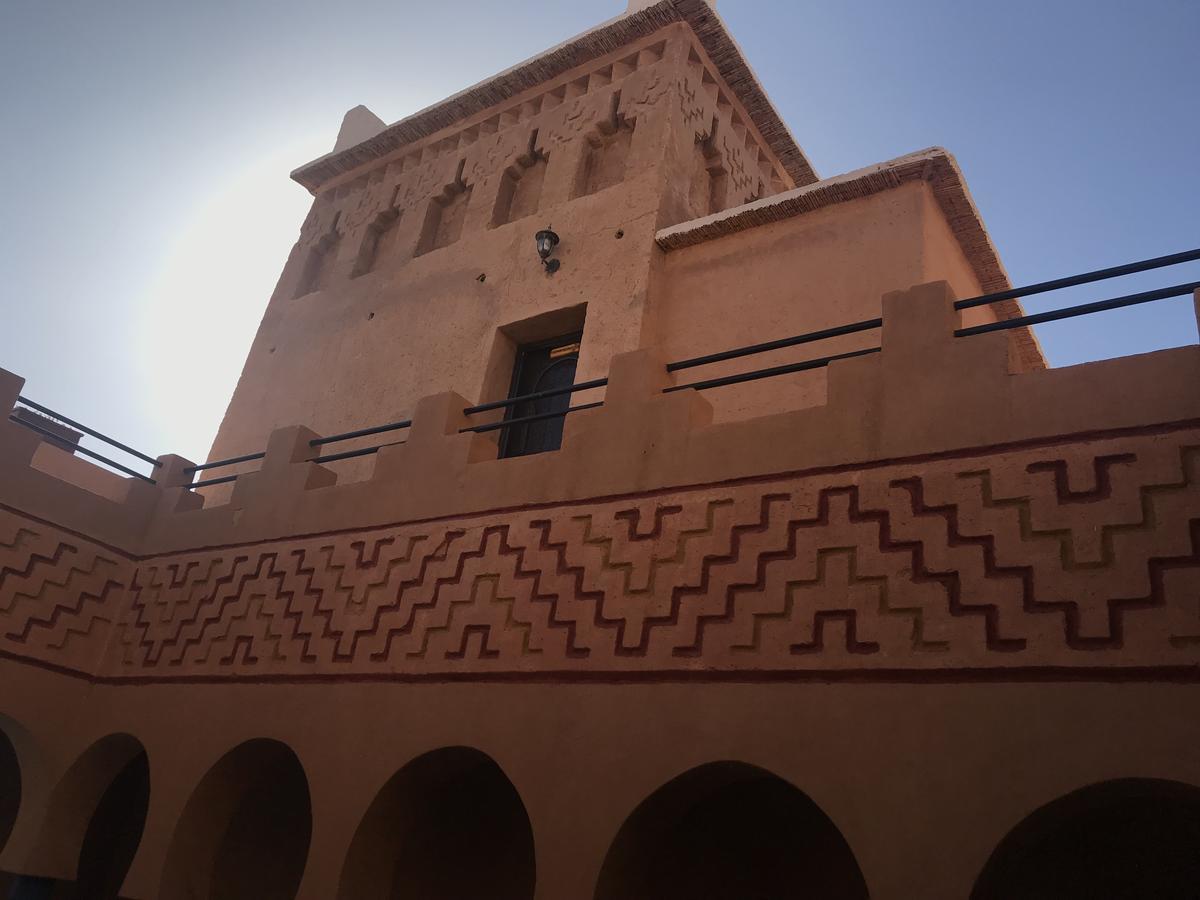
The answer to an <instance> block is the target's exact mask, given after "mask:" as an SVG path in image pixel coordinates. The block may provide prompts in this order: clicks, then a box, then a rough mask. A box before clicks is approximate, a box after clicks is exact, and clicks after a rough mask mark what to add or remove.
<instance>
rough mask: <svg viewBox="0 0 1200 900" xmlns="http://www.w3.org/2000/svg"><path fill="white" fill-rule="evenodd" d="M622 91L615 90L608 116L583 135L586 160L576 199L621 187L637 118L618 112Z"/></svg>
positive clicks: (580, 169) (581, 170)
mask: <svg viewBox="0 0 1200 900" xmlns="http://www.w3.org/2000/svg"><path fill="white" fill-rule="evenodd" d="M620 105H621V92H620V91H613V93H612V106H611V108H610V111H609V115H608V116H607V117H606V118H604V119H601V120H600V121H598V122H596V123H595V125H594V127H593V128H592V129H591V130H590V131H589V132H588V133H587V134H586V135H584V139H583V140H584V147H583V158H582V160H581V162H580V165H579V171H578V173H577V175H576V179H575V190H574V192H573V196H574V197H586V196H587V195H589V194H595V193H597V192H598V191H602V190H605V189H606V188H610V187H613V186H615V185H618V184H620V183H621V182H622V181H623V180H624V179H625V167H626V164H627V162H628V160H629V151H630V149H631V148H632V146H633V129H634V127H635V126H636V124H637V120H636V119H627V118H626V117H625V116H624V115H623V114H621V113H620V112H619V111H618V110H619V108H620Z"/></svg>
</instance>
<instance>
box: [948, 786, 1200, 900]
mask: <svg viewBox="0 0 1200 900" xmlns="http://www.w3.org/2000/svg"><path fill="white" fill-rule="evenodd" d="M1197 891H1200V788H1196V787H1191V786H1189V785H1184V784H1178V783H1176V782H1170V781H1155V780H1150V779H1123V780H1119V781H1107V782H1104V783H1102V784H1097V785H1092V786H1091V787H1086V788H1083V789H1082V790H1078V791H1075V792H1074V793H1071V794H1068V795H1067V796H1065V797H1062V798H1060V799H1058V800H1055V801H1054V802H1052V803H1050V804H1048V805H1046V806H1043V807H1042V808H1041V809H1039V810H1037V811H1035V812H1034V813H1032V814H1031V815H1029V816H1028V817H1027V818H1026V819H1025V820H1024V821H1022V822H1021V823H1020V824H1019V825H1017V827H1016V828H1014V829H1013V830H1012V831H1011V832H1009V834H1008V836H1007V837H1005V838H1004V840H1003V841H1001V842H1000V845H999V846H998V847H997V848H996V850H995V852H993V853H992V856H991V858H990V859H989V860H988V862H987V865H986V866H984V869H983V872H982V874H981V875H980V876H979V880H978V881H977V882H976V884H975V890H974V891H973V892H972V893H971V900H1009V898H1018V897H1019V898H1021V900H1051V898H1053V900H1084V898H1088V900H1091V898H1095V897H1105V898H1108V900H1133V898H1142V897H1153V898H1154V900H1184V898H1188V900H1193V898H1195V897H1196V896H1197Z"/></svg>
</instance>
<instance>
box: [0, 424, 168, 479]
mask: <svg viewBox="0 0 1200 900" xmlns="http://www.w3.org/2000/svg"><path fill="white" fill-rule="evenodd" d="M8 421H10V422H15V423H16V424H18V425H24V426H25V427H26V428H28V429H29V430H30V431H36V432H37V433H38V434H40V435H42V436H43V437H47V438H50V440H52V441H54V442H55V443H57V444H59V445H60V446H61V447H62V448H63V449H64V450H67V451H69V452H71V453H82V454H83V455H84V456H90V457H91V458H92V459H94V460H97V461H98V462H102V463H104V464H105V465H106V466H112V467H113V468H114V469H116V470H117V471H118V472H124V473H125V474H126V475H132V476H133V477H134V478H140V479H141V480H142V481H148V482H150V484H157V482H156V481H155V480H154V479H153V478H150V477H149V476H146V475H143V474H142V473H141V472H135V471H134V470H133V469H131V468H129V467H128V466H123V465H121V464H120V463H119V462H114V461H113V460H111V459H109V458H108V457H107V456H101V455H100V454H99V453H96V452H95V451H92V450H89V449H88V448H87V447H80V446H79V445H78V444H73V443H71V442H70V441H68V440H66V439H64V438H63V437H62V436H61V435H57V434H55V433H54V432H53V431H50V430H49V429H46V428H42V427H41V426H40V425H35V424H34V423H33V422H27V421H25V420H24V419H18V418H17V417H16V416H9V417H8ZM63 421H64V422H65V421H66V419H63Z"/></svg>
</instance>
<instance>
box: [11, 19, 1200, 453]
mask: <svg viewBox="0 0 1200 900" xmlns="http://www.w3.org/2000/svg"><path fill="white" fill-rule="evenodd" d="M625 5H626V4H625V0H564V2H560V3H552V2H547V0H505V2H501V0H470V2H463V0H458V2H453V0H451V2H443V3H428V2H419V3H418V2H406V0H387V2H384V0H339V2H338V3H328V2H326V0H320V2H314V0H287V2H284V0H237V2H232V0H208V2H205V3H195V2H183V0H110V2H106V3H98V2H95V0H2V2H0V160H2V162H3V170H4V173H5V176H6V184H5V189H4V195H3V202H2V204H0V209H2V210H3V217H2V219H0V273H2V277H3V282H2V284H3V287H2V288H0V291H2V293H0V304H2V307H3V309H2V313H3V315H2V319H0V366H2V367H4V368H7V369H10V370H13V371H16V372H17V373H19V374H21V375H23V376H24V377H25V378H26V379H27V380H28V384H27V387H26V392H27V394H28V395H29V396H30V397H32V398H33V399H35V400H38V401H40V402H42V403H45V404H48V405H50V406H52V407H55V408H57V409H59V410H61V411H62V412H63V413H65V414H67V415H70V416H74V417H76V418H80V419H82V420H84V421H85V422H87V423H89V424H92V425H93V426H95V427H97V428H100V429H101V430H105V431H108V432H109V433H110V434H113V435H115V436H117V437H120V438H123V439H125V440H126V441H127V442H129V443H132V444H134V445H135V446H138V447H141V448H143V449H145V450H147V451H149V452H151V453H153V454H157V453H162V452H168V451H174V452H182V453H184V454H185V455H189V456H191V457H192V458H201V457H203V456H204V455H205V454H206V453H207V450H208V446H209V443H210V442H211V439H212V436H213V434H214V433H215V431H216V427H217V424H218V423H219V421H220V417H221V415H222V414H223V412H224V408H225V404H226V402H227V400H228V397H229V394H230V393H231V391H232V389H233V386H234V384H235V383H236V380H237V376H238V374H239V372H240V370H241V364H242V361H243V359H244V357H245V354H246V352H247V350H248V348H249V346H250V342H251V339H252V337H253V335H254V330H255V328H256V326H257V324H258V320H259V318H260V317H261V315H262V311H263V309H264V307H265V304H266V301H267V298H268V296H269V294H270V292H271V289H272V287H273V285H274V282H275V279H276V277H277V276H278V274H279V271H280V269H281V268H282V265H283V262H284V259H285V257H286V254H287V251H288V249H289V247H290V246H291V244H292V242H293V241H294V240H295V237H296V234H297V232H298V230H299V225H300V222H301V220H302V218H303V216H304V214H305V212H306V210H307V207H308V204H309V199H310V198H309V197H308V195H307V193H306V192H305V191H304V190H303V189H302V188H300V187H299V186H297V185H295V184H292V183H291V182H290V181H288V172H289V170H290V169H291V168H293V167H294V166H295V165H297V164H299V163H302V162H305V161H307V160H309V159H311V158H314V157H316V156H318V155H320V154H321V153H324V152H326V151H327V150H328V149H329V148H330V147H331V146H332V143H333V138H334V135H335V134H336V131H337V127H338V124H339V122H340V120H341V116H342V114H343V112H344V111H345V110H346V109H348V108H349V107H351V106H354V105H355V104H357V103H365V104H366V105H367V106H369V107H370V108H371V109H373V110H374V111H375V112H376V113H378V114H379V115H380V116H381V117H382V118H383V119H384V120H386V121H389V122H390V121H395V120H396V119H399V118H402V117H403V116H405V115H408V114H409V113H411V112H414V111H415V110H417V109H419V108H421V107H423V106H426V105H428V104H430V103H432V102H435V101H437V100H439V99H441V98H443V97H445V96H446V95H448V94H450V93H452V92H454V91H457V90H460V89H461V88H463V87H466V86H467V85H470V84H472V83H474V82H476V81H479V80H481V79H483V78H486V77H487V76H489V75H492V74H494V73H496V72H498V71H500V70H502V69H504V68H507V67H508V66H510V65H512V64H514V63H516V62H518V61H520V60H522V59H524V58H526V57H529V56H532V55H534V54H536V53H538V52H540V51H541V50H543V49H546V48H547V47H549V46H551V45H553V44H555V43H557V42H559V41H561V40H564V39H565V38H567V37H570V36H571V35H573V34H576V33H578V32H580V31H583V30H585V29H586V28H589V27H591V26H593V25H595V24H597V23H598V22H600V21H602V20H604V19H607V18H610V17H612V16H614V15H617V14H618V13H620V12H622V11H623V10H624V8H625ZM720 10H721V12H722V14H723V16H724V17H725V19H726V20H727V22H728V24H729V26H730V29H731V30H732V32H733V34H734V35H735V37H736V38H737V39H738V41H739V42H740V43H741V44H742V46H743V48H744V50H745V51H746V54H747V56H748V58H749V60H750V61H751V64H752V65H753V66H754V67H755V68H756V70H757V71H758V74H759V75H760V77H761V78H762V81H763V83H764V84H765V86H766V88H767V90H768V92H769V93H770V95H771V97H772V98H773V100H774V101H775V104H776V106H777V107H778V108H779V111H780V113H781V114H782V115H783V118H784V119H785V120H786V121H787V122H788V124H789V125H790V126H791V128H792V131H793V133H794V134H795V135H796V137H797V139H798V140H799V142H800V144H801V145H802V146H803V147H804V148H805V150H806V151H807V153H808V155H809V157H810V158H811V159H812V161H813V163H814V164H815V166H816V168H817V171H818V173H819V174H820V175H822V176H831V175H836V174H839V173H841V172H845V171H848V170H852V169H855V168H858V167H861V166H864V165H869V164H871V163H874V162H878V161H881V160H886V159H891V158H893V157H896V156H899V155H901V154H904V153H907V152H910V151H913V150H917V149H921V148H924V147H928V146H931V145H934V144H938V145H942V146H944V147H946V148H948V149H949V150H950V151H951V152H952V153H954V154H955V155H956V156H957V158H958V160H959V162H960V164H961V165H962V167H963V169H964V171H965V173H966V176H967V179H968V182H969V184H970V187H971V190H972V192H973V194H974V197H975V200H976V202H977V204H978V205H979V207H980V209H981V210H982V212H983V215H984V218H985V220H986V222H987V224H988V227H989V229H990V231H991V235H992V238H993V240H994V241H995V243H996V245H997V247H998V248H999V250H1000V253H1001V256H1002V258H1003V259H1004V261H1005V263H1006V265H1007V267H1008V270H1009V272H1010V274H1011V276H1012V278H1013V280H1014V282H1015V283H1028V282H1031V281H1038V280H1042V279H1045V278H1051V277H1055V276H1059V275H1066V274H1071V273H1074V272H1079V271H1083V270H1086V269H1092V268H1098V267H1102V266H1106V265H1112V264H1115V263H1120V262H1125V261H1128V260H1133V259H1140V258H1143V257H1147V256H1156V255H1160V254H1164V253H1168V252H1174V251H1178V250H1183V249H1188V248H1191V247H1195V246H1200V91H1198V90H1197V86H1198V84H1200V74H1198V69H1197V54H1196V48H1197V42H1198V39H1200V2H1197V0H1142V2H1139V3H1134V2H1130V0H1121V2H1116V0H1090V2H1082V0H1005V2H1003V3H984V2H980V0H967V2H963V0H955V2H952V0H909V2H905V3H896V2H894V0H861V2H854V0H722V2H721V3H720ZM1189 280H1200V266H1197V265H1192V266H1188V267H1182V268H1179V269H1174V270H1166V271H1160V272H1158V273H1152V274H1151V275H1150V276H1148V277H1146V276H1143V277H1141V278H1131V279H1125V280H1123V281H1121V282H1113V283H1109V284H1108V285H1105V286H1100V287H1099V288H1096V287H1093V288H1091V289H1087V290H1085V291H1083V292H1082V293H1080V292H1077V293H1075V294H1071V295H1066V296H1059V297H1056V299H1055V300H1054V301H1053V303H1055V304H1066V303H1071V302H1080V301H1082V300H1084V299H1099V298H1101V297H1104V296H1109V295H1110V294H1112V293H1124V292H1125V289H1126V288H1128V290H1129V291H1133V290H1138V289H1144V287H1151V286H1153V287H1158V286H1162V285H1165V284H1173V283H1177V282H1183V281H1189ZM1028 305H1029V307H1030V308H1031V309H1041V308H1044V307H1045V306H1046V305H1047V303H1046V302H1045V301H1032V302H1030V303H1029V304H1028ZM1039 334H1040V337H1041V339H1042V341H1043V344H1044V346H1045V348H1046V350H1047V352H1048V354H1049V356H1050V360H1051V363H1052V364H1054V365H1071V364H1074V363H1078V362H1080V361H1085V360H1091V359H1101V358H1106V357H1110V356H1119V355H1123V354H1128V353H1137V352H1143V351H1146V350H1151V349H1156V348H1160V347H1167V346H1175V345H1181V344H1187V343H1192V342H1195V340H1196V329H1195V322H1194V318H1193V315H1192V311H1191V303H1190V301H1188V300H1172V301H1164V302H1162V303H1159V304H1152V305H1149V306H1142V307H1139V308H1137V309H1135V310H1131V311H1123V312H1116V313H1109V314H1107V315H1103V316H1092V317H1088V318H1085V319H1077V320H1074V322H1072V323H1070V324H1058V325H1049V326H1044V327H1042V328H1040V329H1039ZM364 424H370V423H364Z"/></svg>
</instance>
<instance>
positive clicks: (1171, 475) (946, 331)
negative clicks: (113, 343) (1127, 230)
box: [0, 0, 1200, 900]
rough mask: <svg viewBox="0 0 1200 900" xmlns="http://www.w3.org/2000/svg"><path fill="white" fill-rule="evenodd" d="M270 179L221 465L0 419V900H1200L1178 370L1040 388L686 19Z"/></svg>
mask: <svg viewBox="0 0 1200 900" xmlns="http://www.w3.org/2000/svg"><path fill="white" fill-rule="evenodd" d="M293 178H294V179H295V180H296V181H298V182H299V183H300V184H301V185H303V186H304V187H306V188H307V189H309V190H310V191H311V192H312V194H313V197H314V201H313V206H312V211H311V213H310V214H309V216H308V218H307V219H306V220H305V222H304V223H303V227H302V229H301V233H300V238H299V240H298V241H297V243H296V246H295V249H294V251H293V252H292V254H291V256H290V258H289V259H288V261H287V264H286V266H285V267H284V270H283V274H282V276H281V278H280V280H279V284H278V287H277V289H276V291H275V293H274V295H273V296H272V298H271V300H270V304H269V305H268V307H267V310H266V313H265V316H264V318H263V321H262V325H261V327H260V329H259V332H258V335H257V337H256V339H255V341H254V345H253V348H252V350H251V352H250V355H249V358H248V359H247V361H246V365H245V369H244V372H243V374H242V377H241V380H240V382H239V384H238V387H237V390H236V392H235V394H234V396H233V398H232V400H231V402H230V405H229V410H228V414H227V416H226V418H225V420H224V422H223V424H222V426H221V429H220V433H219V435H218V436H217V439H216V442H215V445H214V447H213V450H212V455H211V457H210V460H209V462H208V463H207V464H198V463H197V462H196V461H190V460H185V459H181V458H179V457H177V456H164V457H159V458H157V459H153V460H151V461H150V465H149V467H148V470H147V471H148V473H149V474H148V475H147V474H145V473H143V472H142V471H141V470H137V469H136V468H135V474H130V475H125V474H117V473H114V472H113V471H110V469H108V468H105V467H103V466H101V465H97V464H96V463H95V461H94V460H93V459H91V458H89V457H87V456H86V455H83V449H86V446H84V445H79V444H78V443H77V440H78V435H79V431H78V430H70V429H74V427H75V425H76V424H77V423H74V422H72V421H71V420H67V421H66V422H65V423H63V424H61V425H60V426H56V427H58V428H59V430H60V431H61V432H62V433H59V432H58V431H55V430H54V429H50V428H48V427H43V426H41V425H39V424H38V423H39V422H43V421H48V420H43V419H38V418H37V417H35V416H31V415H30V414H29V413H18V412H15V410H18V409H27V408H29V407H30V404H29V402H28V401H26V400H24V399H20V398H22V397H23V394H24V393H26V390H25V388H24V385H23V381H22V379H21V378H19V377H18V376H16V375H14V374H10V373H7V372H0V406H3V407H4V409H6V410H14V412H13V414H12V416H11V417H6V420H5V421H2V422H0V872H3V873H4V874H3V875H0V886H2V887H0V890H3V891H8V892H11V895H12V896H13V897H18V898H22V900H27V898H65V897H81V898H112V897H118V896H120V897H124V898H136V900H155V898H161V900H185V898H220V900H230V898H245V900H274V898H278V900H290V898H294V897H299V898H306V900H334V898H337V900H372V898H378V900H384V898H409V897H411V898H434V900H450V898H453V900H462V898H492V900H533V898H536V900H586V898H595V900H618V898H622V900H625V898H637V900H643V898H644V900H649V898H751V897H752V898H767V897H771V898H774V897H780V898H782V897H805V898H810V897H811V898H838V900H861V898H866V897H871V898H874V900H912V898H918V897H919V898H922V900H963V898H968V897H970V898H975V900H994V898H1018V897H1019V898H1032V897H1039V898H1040V897H1054V898H1077V897H1089V898H1091V897H1100V896H1105V897H1133V896H1146V897H1156V898H1174V897H1185V896H1186V897H1194V896H1196V894H1195V893H1194V891H1195V890H1197V888H1196V885H1197V884H1198V883H1200V882H1198V881H1197V877H1198V876H1197V871H1198V867H1200V852H1198V850H1197V848H1198V847H1200V751H1198V748H1200V715H1198V712H1197V711H1198V710H1200V685H1198V684H1197V682H1198V680H1200V678H1198V675H1200V669H1198V666H1200V347H1197V346H1187V347H1183V348H1180V349H1174V350H1165V351H1161V352H1156V353H1149V354H1145V355H1140V356H1133V357H1125V358H1118V359H1110V360H1106V361H1102V362H1096V363H1091V364H1087V365H1081V366H1076V367H1071V368H1064V369H1052V368H1047V367H1046V365H1045V363H1044V360H1043V357H1042V354H1041V351H1040V349H1039V347H1038V345H1037V342H1036V340H1035V338H1034V335H1033V333H1032V331H1031V330H1030V328H1029V327H1028V326H1029V324H1030V323H1029V322H1028V321H1026V319H1025V318H1022V317H1023V316H1024V313H1023V311H1022V308H1021V306H1020V304H1019V300H1018V299H1017V297H1016V296H1015V295H1014V296H1005V294H1006V293H1007V292H1008V291H1009V289H1010V288H1011V287H1012V285H1010V283H1009V281H1008V278H1007V276H1006V275H1005V272H1004V268H1003V266H1002V264H1001V262H1000V260H999V258H998V256H997V252H996V249H995V248H994V247H993V245H992V243H991V242H990V241H989V239H988V235H987V232H986V231H985V229H984V225H983V222H982V220H981V218H980V214H979V212H978V210H977V209H976V207H975V206H974V204H973V203H972V200H971V197H970V194H969V192H968V190H967V188H966V185H965V184H964V181H963V177H962V174H961V172H960V171H959V168H958V166H957V164H956V163H955V161H954V159H953V157H951V156H950V155H949V154H948V153H947V152H945V151H943V150H941V149H931V150H926V151H922V152H918V153H912V154H910V155H907V156H903V157H900V158H898V159H894V160H892V161H890V162H884V163H880V164H879V165H875V166H872V167H870V168H867V169H863V170H861V171H857V172H851V173H848V174H845V175H840V176H837V177H832V178H825V179H822V178H819V177H818V176H817V174H816V173H815V172H814V171H813V168H812V166H811V165H810V164H809V161H808V159H807V158H806V157H805V155H804V152H803V151H802V150H801V149H800V147H799V146H798V144H797V143H796V141H795V140H794V139H793V137H792V135H791V133H790V132H789V130H788V129H787V127H786V126H785V125H784V124H783V122H782V121H780V118H779V116H778V115H777V113H776V112H775V110H774V108H773V107H772V105H771V103H770V101H769V100H768V98H767V97H766V95H765V93H764V91H763V88H762V87H761V85H760V84H759V82H758V81H757V80H756V78H755V76H754V74H753V72H752V71H751V69H750V68H749V66H748V65H747V63H746V61H745V59H744V58H743V56H742V54H741V52H740V51H739V50H738V48H737V46H736V44H735V43H734V41H733V40H732V38H731V37H730V35H729V33H728V32H727V30H726V27H725V26H724V24H723V23H722V22H721V20H720V19H719V17H718V16H717V14H716V12H715V10H714V9H713V8H712V7H711V6H710V5H709V4H707V3H705V2H702V0H661V2H656V3H650V4H646V3H634V4H633V5H632V7H631V9H630V10H629V12H628V13H626V14H625V15H623V16H621V17H620V18H618V19H615V20H613V21H611V22H608V23H606V24H603V25H601V26H599V27H597V28H595V29H593V30H591V31H589V32H587V33H585V34H583V35H581V36H579V37H577V38H575V39H573V40H571V41H568V42H567V43H565V44H562V45H561V46H559V47H556V48H554V49H552V50H549V51H547V52H546V53H544V54H542V55H540V56H538V57H537V58H535V59H532V60H530V61H527V62H525V63H522V64H520V65H518V66H516V67H515V68H513V69H510V70H508V71H507V72H504V73H502V74H500V75H497V76H496V77H494V78H492V79H490V80H488V81H486V82H484V83H481V84H479V85H476V86H475V87H473V88H470V89H468V90H466V91H464V92H462V93H460V94H458V95H455V96H453V97H451V98H449V99H447V100H445V101H443V102H441V103H439V104H437V105H435V106H432V107H430V108H428V109H426V110H424V111H422V112H419V113H417V114H415V115H413V116H411V117H409V118H407V119H404V120H402V121H400V122H398V123H396V124H393V125H384V123H383V122H381V121H379V120H378V119H377V118H376V117H375V116H374V115H373V114H372V113H370V112H369V111H367V110H365V109H363V108H361V107H360V108H357V109H355V110H352V111H351V112H350V113H348V114H347V116H346V120H345V122H344V124H343V127H342V131H341V134H340V135H339V137H338V141H337V145H336V148H335V149H334V150H333V152H331V153H330V154H328V155H327V156H324V157H322V158H320V159H318V160H315V161H313V162H311V163H309V164H307V165H304V166H302V167H301V168H299V169H298V170H296V171H295V172H294V173H293ZM551 231H552V232H553V237H552V236H550V235H549V234H542V235H540V239H541V246H540V248H539V245H538V244H537V243H536V241H537V240H538V238H539V232H551ZM555 239H557V243H556V242H555ZM539 249H540V250H541V251H542V252H541V253H539ZM543 254H544V257H545V258H544V259H543V258H542V256H543ZM997 294H999V295H1000V296H999V297H997V296H996V295H997ZM979 297H983V298H984V299H983V300H981V301H979V302H975V303H971V302H964V301H970V300H972V298H979ZM1180 302H1189V301H1180ZM1010 325H1015V326H1019V327H1008V326H1010ZM785 339H790V340H785ZM768 376H769V377H768ZM32 388H33V390H32V391H31V392H30V393H31V395H35V390H36V385H34V386H32ZM35 411H36V410H35ZM64 434H66V435H75V437H74V438H71V439H70V440H67V439H66V438H64V437H63V435H64ZM81 448H82V449H81ZM1181 886H1184V887H1181ZM1189 890H1190V891H1192V892H1193V893H1188V891H1189Z"/></svg>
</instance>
